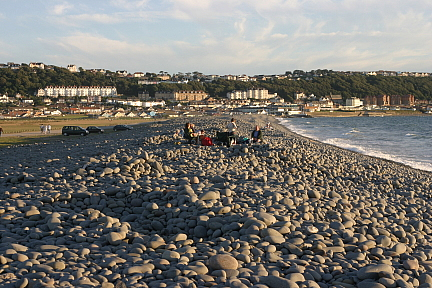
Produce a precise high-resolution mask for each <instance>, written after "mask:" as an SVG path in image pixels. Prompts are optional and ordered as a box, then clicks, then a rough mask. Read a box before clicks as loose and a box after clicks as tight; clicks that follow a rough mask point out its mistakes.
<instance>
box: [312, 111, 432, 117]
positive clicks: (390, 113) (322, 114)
mask: <svg viewBox="0 0 432 288" xmlns="http://www.w3.org/2000/svg"><path fill="white" fill-rule="evenodd" d="M364 112H365V110H361V111H335V112H327V111H325V112H324V111H321V112H311V113H309V114H308V115H310V116H312V117H314V118H320V117H394V116H425V117H427V116H431V114H425V113H422V112H420V111H397V110H396V111H394V110H373V111H372V112H373V113H380V115H373V114H372V115H370V116H363V115H360V116H359V115H358V114H359V113H364ZM381 115H382V116H381Z"/></svg>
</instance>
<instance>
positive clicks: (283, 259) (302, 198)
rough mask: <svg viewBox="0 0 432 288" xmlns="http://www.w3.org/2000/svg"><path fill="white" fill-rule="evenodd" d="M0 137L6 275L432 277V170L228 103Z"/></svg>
mask: <svg viewBox="0 0 432 288" xmlns="http://www.w3.org/2000/svg"><path fill="white" fill-rule="evenodd" d="M230 117H231V116H229V117H228V116H226V117H224V116H220V117H209V116H203V117H194V118H191V119H185V118H182V119H172V120H168V121H164V122H153V123H149V124H146V125H139V126H135V127H134V129H133V130H131V131H122V132H117V133H107V134H98V135H89V136H86V137H73V136H70V137H64V138H60V140H55V141H50V142H47V143H38V144H32V145H21V146H14V147H9V148H3V149H0V287H17V288H18V287H103V288H114V287H115V288H123V287H128V288H129V287H151V288H153V287H179V288H180V287H232V288H237V287H239V288H241V287H245V288H246V287H257V288H258V287H259V288H267V287H270V288H285V287H289V288H309V287H310V288H319V287H322V288H330V287H337V288H339V287H347V288H349V287H353V288H354V287H359V288H383V287H389V288H392V287H432V271H431V270H432V218H431V215H432V206H431V205H430V201H431V200H430V199H431V197H432V180H431V176H432V174H431V173H429V172H425V171H421V170H416V169H412V168H409V167H407V166H404V165H401V164H398V163H394V162H391V161H386V160H382V159H378V158H373V157H369V156H365V155H361V154H358V153H355V152H352V151H348V150H343V149H340V148H337V147H334V146H330V145H326V144H323V143H319V142H316V141H313V140H310V139H307V138H305V137H301V136H299V135H297V134H294V133H292V132H290V131H289V130H287V129H286V128H285V127H283V126H281V125H279V124H278V121H277V120H276V119H274V118H273V117H271V116H265V115H238V116H237V115H236V116H234V117H235V118H236V119H237V125H238V127H239V129H238V133H239V134H240V135H242V136H247V137H249V136H250V133H251V131H252V130H253V128H254V126H255V125H260V126H264V125H265V124H266V123H268V122H271V123H272V127H273V129H272V130H265V131H264V139H265V142H264V143H259V144H250V145H247V144H238V145H233V146H231V147H226V146H207V147H204V146H198V145H189V144H187V143H185V142H184V141H183V142H182V143H181V144H177V143H176V142H177V140H175V139H173V134H174V131H175V130H177V129H182V128H183V127H184V124H185V122H186V121H190V122H193V123H194V124H196V127H197V128H198V129H204V130H205V131H206V132H207V133H210V135H211V136H214V135H215V134H214V133H213V132H212V131H215V130H224V128H225V126H226V124H227V123H228V122H229V119H230Z"/></svg>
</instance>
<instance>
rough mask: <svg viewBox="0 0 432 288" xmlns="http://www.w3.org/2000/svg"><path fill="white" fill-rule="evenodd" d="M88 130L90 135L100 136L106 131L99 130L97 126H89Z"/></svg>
mask: <svg viewBox="0 0 432 288" xmlns="http://www.w3.org/2000/svg"><path fill="white" fill-rule="evenodd" d="M86 130H87V131H89V133H99V134H102V133H104V129H102V128H99V127H97V126H89V127H87V128H86Z"/></svg>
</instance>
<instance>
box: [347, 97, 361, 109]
mask: <svg viewBox="0 0 432 288" xmlns="http://www.w3.org/2000/svg"><path fill="white" fill-rule="evenodd" d="M345 105H346V106H349V107H359V106H363V101H362V100H360V99H359V98H357V97H352V98H347V99H346V100H345Z"/></svg>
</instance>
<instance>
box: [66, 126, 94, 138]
mask: <svg viewBox="0 0 432 288" xmlns="http://www.w3.org/2000/svg"><path fill="white" fill-rule="evenodd" d="M62 134H63V135H64V136H69V135H81V136H87V135H88V134H89V131H88V130H86V129H84V128H82V127H80V126H64V127H63V128H62Z"/></svg>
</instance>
